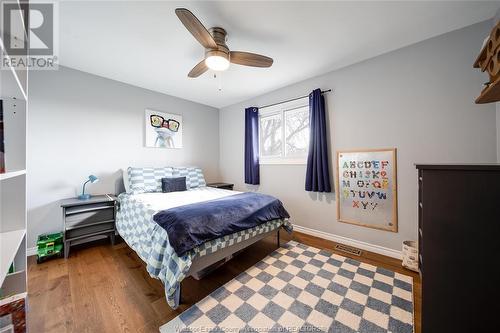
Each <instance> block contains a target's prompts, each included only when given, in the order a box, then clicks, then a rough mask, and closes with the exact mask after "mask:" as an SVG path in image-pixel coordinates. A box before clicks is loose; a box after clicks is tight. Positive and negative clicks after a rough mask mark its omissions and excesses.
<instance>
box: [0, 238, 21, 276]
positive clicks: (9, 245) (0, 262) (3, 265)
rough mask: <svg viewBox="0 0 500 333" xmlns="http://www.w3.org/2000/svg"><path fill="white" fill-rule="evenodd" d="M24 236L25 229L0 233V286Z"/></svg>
mask: <svg viewBox="0 0 500 333" xmlns="http://www.w3.org/2000/svg"><path fill="white" fill-rule="evenodd" d="M25 235H26V229H21V230H14V231H7V232H2V233H0V249H1V251H0V252H1V253H2V257H1V258H0V285H2V284H3V282H4V280H5V277H6V276H7V272H8V271H9V267H10V265H11V264H12V262H14V259H15V256H16V254H17V252H18V250H19V247H20V246H21V243H22V241H23V238H24V236H25Z"/></svg>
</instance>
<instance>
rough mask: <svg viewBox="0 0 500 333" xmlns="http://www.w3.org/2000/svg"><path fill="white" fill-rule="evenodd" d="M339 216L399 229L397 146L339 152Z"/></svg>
mask: <svg viewBox="0 0 500 333" xmlns="http://www.w3.org/2000/svg"><path fill="white" fill-rule="evenodd" d="M337 161H338V165H337V186H338V189H337V219H338V220H339V221H340V222H345V223H351V224H357V225H361V226H364V227H369V228H375V229H382V230H388V231H392V232H397V230H398V213H397V212H398V210H397V203H398V201H397V183H396V182H397V175H396V149H377V150H364V151H339V152H337Z"/></svg>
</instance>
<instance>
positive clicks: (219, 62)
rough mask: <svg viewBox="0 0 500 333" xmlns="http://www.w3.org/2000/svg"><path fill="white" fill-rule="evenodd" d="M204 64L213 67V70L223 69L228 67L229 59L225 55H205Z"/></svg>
mask: <svg viewBox="0 0 500 333" xmlns="http://www.w3.org/2000/svg"><path fill="white" fill-rule="evenodd" d="M205 64H206V65H207V67H208V68H210V69H213V70H214V71H225V70H226V69H228V68H229V60H227V58H225V57H221V56H220V55H213V56H209V57H207V58H206V59H205Z"/></svg>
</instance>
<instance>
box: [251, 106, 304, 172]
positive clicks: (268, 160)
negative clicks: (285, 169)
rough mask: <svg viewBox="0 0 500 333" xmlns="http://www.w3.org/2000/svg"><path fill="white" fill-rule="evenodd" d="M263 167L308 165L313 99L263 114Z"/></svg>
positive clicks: (271, 108)
mask: <svg viewBox="0 0 500 333" xmlns="http://www.w3.org/2000/svg"><path fill="white" fill-rule="evenodd" d="M259 115H260V116H259V144H260V150H259V151H260V163H261V164H305V163H306V159H307V150H308V147H309V99H308V98H307V97H306V98H303V99H300V100H297V101H293V102H287V103H282V104H278V105H274V106H271V107H267V108H263V109H261V110H259Z"/></svg>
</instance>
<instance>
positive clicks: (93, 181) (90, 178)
mask: <svg viewBox="0 0 500 333" xmlns="http://www.w3.org/2000/svg"><path fill="white" fill-rule="evenodd" d="M89 180H90V182H91V183H97V182H98V181H99V178H97V177H96V176H94V175H90V176H89Z"/></svg>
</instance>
